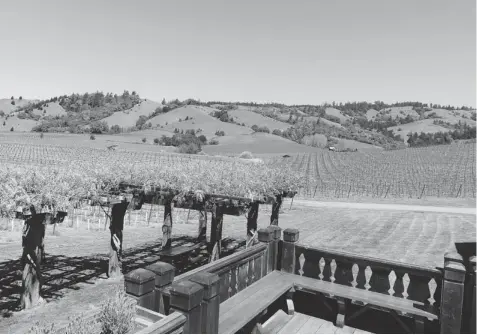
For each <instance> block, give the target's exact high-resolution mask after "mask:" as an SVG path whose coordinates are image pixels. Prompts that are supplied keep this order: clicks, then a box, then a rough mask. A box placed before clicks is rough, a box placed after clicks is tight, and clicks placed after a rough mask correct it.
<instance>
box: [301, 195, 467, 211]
mask: <svg viewBox="0 0 477 335" xmlns="http://www.w3.org/2000/svg"><path fill="white" fill-rule="evenodd" d="M295 205H296V206H304V207H314V208H319V207H326V208H348V209H372V210H379V211H410V212H434V213H453V214H467V215H476V209H475V208H469V207H441V206H420V205H400V204H373V203H355V202H328V201H316V200H304V199H303V200H302V199H297V200H294V201H293V206H295Z"/></svg>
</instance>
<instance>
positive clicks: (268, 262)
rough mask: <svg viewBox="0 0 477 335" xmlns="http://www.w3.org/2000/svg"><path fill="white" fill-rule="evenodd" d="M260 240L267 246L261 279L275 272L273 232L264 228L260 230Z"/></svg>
mask: <svg viewBox="0 0 477 335" xmlns="http://www.w3.org/2000/svg"><path fill="white" fill-rule="evenodd" d="M258 240H259V241H260V242H262V243H266V244H267V250H266V251H265V257H263V263H262V275H261V277H260V278H263V277H265V276H266V275H267V274H269V273H270V272H271V271H273V270H272V269H273V259H274V256H273V252H272V250H271V249H272V248H271V244H272V241H273V231H272V230H271V229H269V228H262V229H259V230H258Z"/></svg>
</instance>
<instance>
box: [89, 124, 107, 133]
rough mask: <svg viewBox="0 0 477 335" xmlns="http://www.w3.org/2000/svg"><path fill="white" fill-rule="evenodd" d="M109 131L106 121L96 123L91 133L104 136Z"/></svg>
mask: <svg viewBox="0 0 477 335" xmlns="http://www.w3.org/2000/svg"><path fill="white" fill-rule="evenodd" d="M108 131H109V127H108V124H107V123H106V121H95V122H93V123H92V124H91V126H90V132H91V133H92V134H103V133H107V132H108Z"/></svg>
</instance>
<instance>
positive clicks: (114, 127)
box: [111, 124, 121, 134]
mask: <svg viewBox="0 0 477 335" xmlns="http://www.w3.org/2000/svg"><path fill="white" fill-rule="evenodd" d="M111 132H112V133H113V134H119V133H120V132H121V128H120V127H119V126H118V125H117V124H115V125H114V126H112V127H111Z"/></svg>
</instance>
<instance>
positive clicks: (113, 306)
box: [99, 290, 136, 334]
mask: <svg viewBox="0 0 477 335" xmlns="http://www.w3.org/2000/svg"><path fill="white" fill-rule="evenodd" d="M135 305H136V301H135V300H133V299H131V298H129V297H127V296H126V293H125V292H124V291H123V290H119V291H118V292H117V293H116V295H115V296H114V297H112V298H111V299H109V300H108V301H107V302H106V303H104V304H103V305H102V306H101V312H100V314H99V320H101V333H102V334H127V333H131V332H132V331H133V325H134V316H135Z"/></svg>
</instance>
